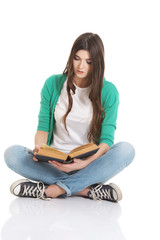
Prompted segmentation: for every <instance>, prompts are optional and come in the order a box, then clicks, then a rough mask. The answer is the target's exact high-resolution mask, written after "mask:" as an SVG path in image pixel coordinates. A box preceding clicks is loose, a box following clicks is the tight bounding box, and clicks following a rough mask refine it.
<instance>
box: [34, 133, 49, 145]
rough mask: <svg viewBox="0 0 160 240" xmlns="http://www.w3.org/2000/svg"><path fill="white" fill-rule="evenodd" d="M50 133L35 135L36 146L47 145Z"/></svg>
mask: <svg viewBox="0 0 160 240" xmlns="http://www.w3.org/2000/svg"><path fill="white" fill-rule="evenodd" d="M47 139H48V132H44V131H37V132H36V135H35V145H39V146H41V144H42V143H44V144H47Z"/></svg>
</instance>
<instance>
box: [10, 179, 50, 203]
mask: <svg viewBox="0 0 160 240" xmlns="http://www.w3.org/2000/svg"><path fill="white" fill-rule="evenodd" d="M44 190H45V185H44V183H42V182H36V183H35V182H31V181H30V180H28V179H21V180H18V181H16V182H14V183H13V184H12V185H11V187H10V192H11V193H12V194H14V195H15V196H17V197H31V198H38V199H43V200H45V199H46V200H47V199H49V198H47V196H46V194H45V192H44Z"/></svg>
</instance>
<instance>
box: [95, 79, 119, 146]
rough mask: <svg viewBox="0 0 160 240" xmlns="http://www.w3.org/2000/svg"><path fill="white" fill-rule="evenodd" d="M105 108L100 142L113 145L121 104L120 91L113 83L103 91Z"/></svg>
mask: <svg viewBox="0 0 160 240" xmlns="http://www.w3.org/2000/svg"><path fill="white" fill-rule="evenodd" d="M102 97H103V99H105V100H104V101H103V102H104V104H103V109H104V111H105V118H104V120H103V122H102V126H101V134H100V138H99V144H100V143H106V144H108V145H109V147H111V145H112V144H113V143H114V133H115V130H116V120H117V115H118V106H119V93H118V91H117V88H116V87H115V86H114V85H113V84H111V83H110V84H109V86H106V88H105V89H104V91H103V95H102Z"/></svg>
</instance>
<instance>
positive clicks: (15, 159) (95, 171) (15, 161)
mask: <svg viewBox="0 0 160 240" xmlns="http://www.w3.org/2000/svg"><path fill="white" fill-rule="evenodd" d="M104 69H105V64H104V46H103V43H102V40H101V38H100V37H99V36H98V35H97V34H93V33H84V34H82V35H80V36H79V37H78V38H77V39H76V41H75V42H74V44H73V47H72V49H71V53H70V56H69V59H68V62H67V65H66V68H65V70H64V72H63V74H59V75H53V76H51V77H49V78H48V79H47V80H46V82H45V84H44V86H43V88H42V91H41V107H40V112H39V123H38V128H37V132H36V135H35V148H34V150H33V153H32V151H30V150H29V149H27V148H26V147H23V146H19V145H18V146H17V145H16V146H11V147H9V148H8V149H7V150H6V151H5V154H4V157H5V161H6V164H7V165H8V167H9V168H11V169H12V170H13V171H15V172H16V173H18V174H20V175H22V176H24V177H25V178H27V179H22V180H18V181H16V182H14V183H13V184H12V185H11V188H10V190H11V193H13V194H14V195H16V196H19V197H34V198H40V199H46V198H56V197H58V196H71V195H81V196H84V197H88V198H90V199H98V200H99V199H100V200H108V201H112V202H118V201H119V200H121V199H122V193H121V190H120V188H119V187H118V186H117V185H115V184H113V183H111V184H104V183H105V182H106V181H108V180H109V179H110V178H111V177H113V176H115V175H116V174H117V173H118V172H120V171H121V170H122V169H124V168H125V167H126V166H127V165H129V164H130V163H131V162H132V160H133V158H134V155H135V151H134V148H133V147H132V145H131V144H129V143H127V142H120V143H117V144H114V132H115V129H116V120H117V111H118V104H119V96H118V91H117V89H116V87H115V86H114V85H113V84H112V83H111V82H108V81H107V80H106V79H105V78H104ZM89 142H94V143H95V144H97V145H98V147H99V150H98V151H97V152H96V153H95V154H93V155H92V156H89V157H87V158H86V159H83V160H82V159H76V158H75V159H74V162H73V163H69V164H64V163H59V162H56V161H48V163H42V162H39V161H38V160H37V159H36V153H37V152H38V150H39V149H40V147H41V144H42V143H44V144H47V145H50V146H52V147H54V148H56V149H58V150H61V151H62V152H65V153H69V152H70V151H71V150H72V149H74V148H76V147H78V146H80V145H84V144H87V143H89ZM28 179H30V180H28ZM31 180H33V181H31Z"/></svg>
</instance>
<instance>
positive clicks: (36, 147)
mask: <svg viewBox="0 0 160 240" xmlns="http://www.w3.org/2000/svg"><path fill="white" fill-rule="evenodd" d="M39 149H40V146H39V145H35V148H34V149H33V156H34V157H33V160H34V161H36V162H38V159H37V158H36V157H35V156H36V154H37V153H38V151H39Z"/></svg>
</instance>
